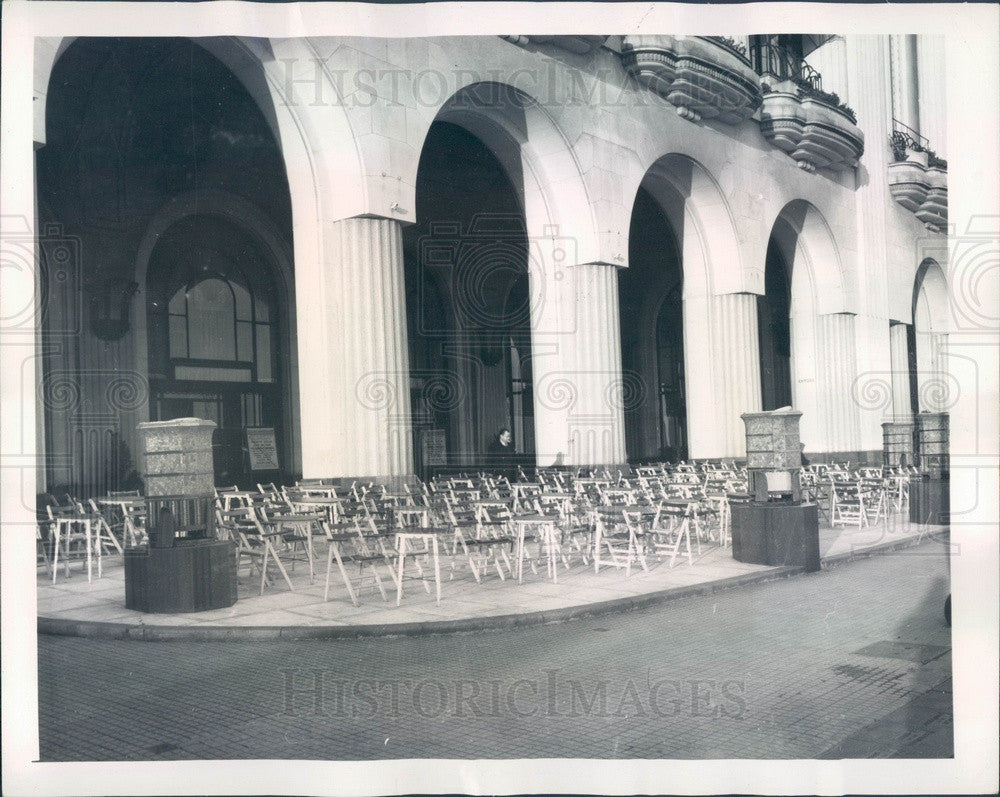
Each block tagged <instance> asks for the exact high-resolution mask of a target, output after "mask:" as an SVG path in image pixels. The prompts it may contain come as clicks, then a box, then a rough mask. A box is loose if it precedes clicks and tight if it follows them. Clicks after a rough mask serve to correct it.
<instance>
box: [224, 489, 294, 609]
mask: <svg viewBox="0 0 1000 797" xmlns="http://www.w3.org/2000/svg"><path fill="white" fill-rule="evenodd" d="M230 511H232V510H230ZM234 529H235V530H236V532H237V539H238V541H239V544H238V547H237V551H238V556H237V568H239V566H240V565H241V564H242V562H243V559H244V558H246V559H247V560H249V562H250V565H251V569H250V572H251V575H252V574H253V572H254V570H255V569H256V571H257V572H259V573H260V594H261V595H263V594H264V587H265V586H266V585H269V584H271V583H273V581H272V579H271V578H270V576H269V574H268V566H269V565H270V563H271V562H273V563H274V564H275V566H276V567H277V568H278V571H279V572H280V573H281V575H282V577H283V578H284V579H285V583H286V584H288V589H289V590H291V591H292V592H294V591H295V587H294V585H293V584H292V579H291V578H290V577H289V575H288V571H287V570H285V566H284V564H283V563H282V561H281V557H280V556H279V555H278V550H277V549H276V548H275V545H274V541H275V539H276V538H278V537H280V536H281V531H279V530H277V529H274V528H270V527H268V526H265V525H264V524H263V523H262V522H261V519H260V517H259V516H258V513H257V510H256V509H255V508H253V507H247V509H246V521H245V522H238V523H236V524H234Z"/></svg>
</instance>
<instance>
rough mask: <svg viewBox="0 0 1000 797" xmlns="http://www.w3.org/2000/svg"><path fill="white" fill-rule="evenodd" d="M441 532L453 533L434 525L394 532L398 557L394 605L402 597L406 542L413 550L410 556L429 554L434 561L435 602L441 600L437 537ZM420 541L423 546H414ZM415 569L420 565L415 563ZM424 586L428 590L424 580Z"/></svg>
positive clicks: (421, 571)
mask: <svg viewBox="0 0 1000 797" xmlns="http://www.w3.org/2000/svg"><path fill="white" fill-rule="evenodd" d="M442 534H454V532H453V531H452V530H451V529H443V528H436V527H422V528H412V529H407V530H406V531H397V532H395V536H396V552H397V555H398V557H399V564H398V573H397V578H396V605H397V606H399V604H400V602H401V601H402V599H403V566H404V564H405V562H406V556H407V553H406V546H407V543H410V544H411V545H413V550H412V552H411V554H410V555H411V556H426V555H430V557H431V559H432V561H433V562H434V586H435V589H436V592H437V602H438V603H440V602H441V559H440V556H439V551H438V538H439V537H440V536H441V535H442ZM418 542H420V543H422V544H423V548H418V547H416V543H418ZM417 569H418V570H420V565H419V563H417ZM420 575H421V579H422V578H423V570H420ZM424 588H425V589H427V590H428V592H429V591H430V590H429V588H428V587H427V584H426V582H425V583H424Z"/></svg>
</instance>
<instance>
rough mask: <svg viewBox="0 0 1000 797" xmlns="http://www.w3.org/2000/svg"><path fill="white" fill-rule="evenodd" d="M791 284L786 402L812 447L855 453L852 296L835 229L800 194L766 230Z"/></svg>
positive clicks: (813, 450) (811, 449)
mask: <svg viewBox="0 0 1000 797" xmlns="http://www.w3.org/2000/svg"><path fill="white" fill-rule="evenodd" d="M771 240H772V241H773V243H774V244H775V246H776V247H777V249H778V251H779V252H780V254H781V258H782V260H783V261H784V263H785V265H786V268H788V269H789V270H790V272H791V273H790V275H789V282H790V285H791V290H790V293H791V308H790V325H791V381H792V401H793V405H794V406H795V407H796V409H799V410H801V411H802V413H803V414H802V421H801V428H800V432H801V438H802V441H803V443H804V444H805V446H806V450H807V451H808V452H811V453H820V454H823V453H833V452H855V451H857V450H858V449H859V440H860V419H859V415H858V408H857V406H856V405H855V403H854V401H853V400H852V385H853V383H854V380H855V378H856V376H857V359H856V353H855V331H854V315H855V305H854V296H853V295H852V291H851V290H850V289H849V284H848V280H847V278H846V277H845V274H844V270H843V266H842V261H841V257H840V253H839V250H838V247H837V244H836V240H835V239H834V236H833V233H832V231H831V229H830V227H829V225H828V224H827V222H826V220H825V218H824V217H823V215H822V214H821V213H820V212H819V210H817V209H816V207H815V206H814V205H812V204H811V203H809V202H806V201H805V200H793V201H792V202H789V203H788V204H787V205H785V207H784V208H783V209H782V210H781V212H780V213H779V214H778V216H777V218H776V219H775V221H774V225H773V226H772V229H771Z"/></svg>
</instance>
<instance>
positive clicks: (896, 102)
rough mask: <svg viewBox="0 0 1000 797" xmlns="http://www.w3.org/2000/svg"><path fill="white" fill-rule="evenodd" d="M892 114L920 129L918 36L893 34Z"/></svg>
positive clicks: (913, 127)
mask: <svg viewBox="0 0 1000 797" xmlns="http://www.w3.org/2000/svg"><path fill="white" fill-rule="evenodd" d="M889 47H890V51H891V53H892V72H891V74H892V115H893V116H894V117H895V118H896V119H898V120H899V121H900V122H902V123H903V124H905V125H907V126H908V127H910V128H912V129H913V130H917V131H919V130H920V110H919V105H918V88H917V37H916V36H912V35H909V34H906V35H898V36H891V37H890V41H889Z"/></svg>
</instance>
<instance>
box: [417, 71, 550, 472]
mask: <svg viewBox="0 0 1000 797" xmlns="http://www.w3.org/2000/svg"><path fill="white" fill-rule="evenodd" d="M488 94H489V96H486V95H483V94H479V93H477V89H476V88H475V87H474V88H473V89H469V90H465V91H463V92H460V93H459V95H457V96H456V97H455V98H453V100H452V106H454V107H455V108H459V109H461V113H458V114H456V115H454V116H452V117H451V119H450V120H449V119H442V118H440V116H441V115H439V119H438V120H437V121H435V122H434V123H433V124H432V125H431V127H430V130H429V131H428V134H427V137H426V139H425V141H424V145H423V150H422V153H421V158H420V165H419V169H418V173H417V187H416V195H417V206H416V209H417V223H416V224H415V225H413V226H412V227H409V228H407V229H405V230H404V234H403V244H404V257H405V279H406V293H407V330H408V333H409V347H410V352H409V354H410V373H411V379H410V388H411V395H410V400H411V409H412V418H413V432H414V439H413V443H414V459H415V460H416V466H417V470H418V472H420V473H423V474H427V473H430V472H432V471H433V470H434V469H435V468H437V467H446V466H463V465H473V464H482V463H484V461H485V452H486V449H487V447H488V445H489V443H490V441H491V438H492V436H493V435H495V434H496V432H497V431H498V429H500V428H501V427H508V428H510V429H511V431H512V432H513V433H514V439H513V447H514V450H515V452H516V454H517V456H518V457H519V458H521V459H523V461H525V462H529V461H533V460H534V450H535V441H534V421H533V401H532V391H531V324H530V322H531V318H530V302H529V289H528V287H529V280H528V238H527V229H526V224H525V217H524V208H523V192H524V188H523V185H522V184H521V177H520V171H519V169H518V168H517V164H519V158H518V155H517V153H518V145H517V143H516V142H515V141H513V140H512V139H510V138H509V137H508V136H507V135H506V134H505V133H504V131H502V130H500V129H498V128H497V127H495V126H493V125H492V124H490V123H488V122H486V121H485V120H484V118H483V117H481V116H478V115H477V114H476V113H475V108H476V107H477V106H479V105H483V104H488V105H495V104H496V103H500V104H509V105H511V106H513V107H516V106H517V104H518V100H517V98H516V97H515V96H514V95H513V93H512V92H510V93H508V92H505V91H502V87H494V90H493V91H491V92H488ZM444 115H445V116H447V115H448V114H447V109H446V111H445V114H444ZM483 127H486V128H488V132H487V133H486V135H485V136H484V135H482V131H483ZM473 129H476V132H474V131H473ZM484 137H485V138H488V139H489V143H487V142H485V141H484ZM498 148H501V149H502V150H503V151H502V152H500V153H499V154H498V153H497V149H498Z"/></svg>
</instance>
